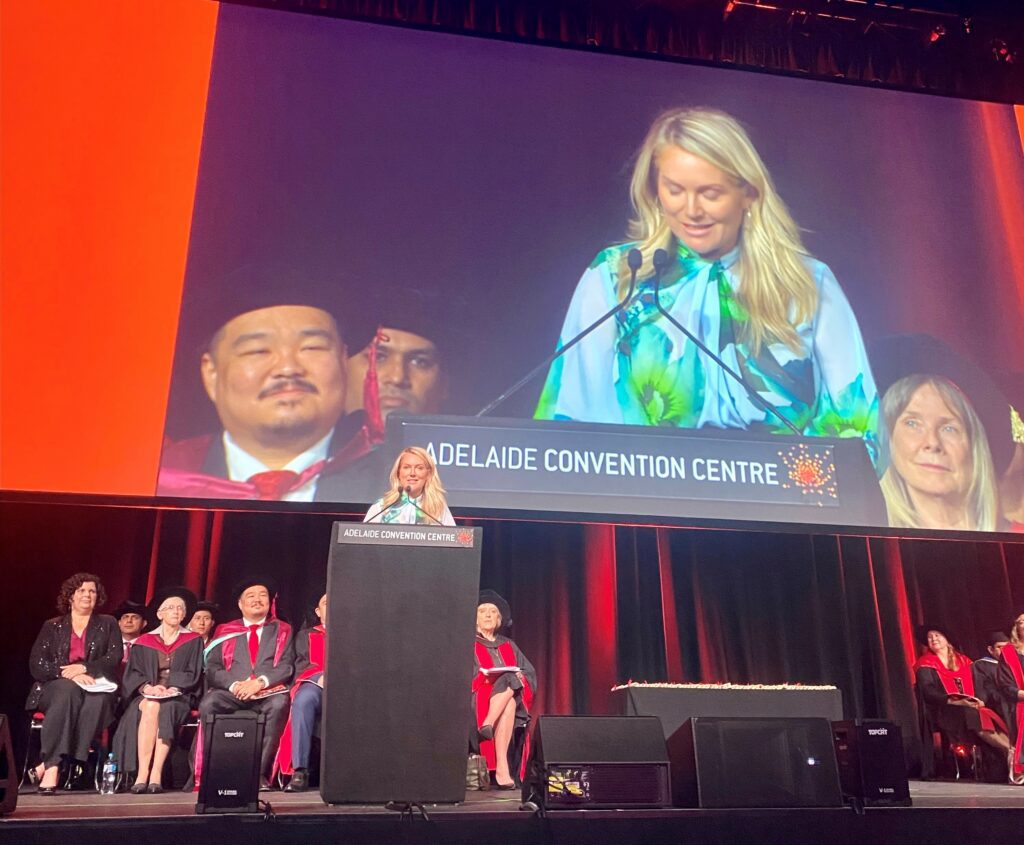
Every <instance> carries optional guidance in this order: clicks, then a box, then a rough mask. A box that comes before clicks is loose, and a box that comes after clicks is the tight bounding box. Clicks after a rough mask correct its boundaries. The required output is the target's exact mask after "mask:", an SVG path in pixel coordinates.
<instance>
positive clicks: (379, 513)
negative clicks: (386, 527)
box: [363, 490, 405, 523]
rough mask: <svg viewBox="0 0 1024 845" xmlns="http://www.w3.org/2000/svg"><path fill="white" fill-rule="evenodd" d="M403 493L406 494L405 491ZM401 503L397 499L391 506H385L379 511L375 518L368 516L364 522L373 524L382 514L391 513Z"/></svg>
mask: <svg viewBox="0 0 1024 845" xmlns="http://www.w3.org/2000/svg"><path fill="white" fill-rule="evenodd" d="M402 492H405V491H404V490H403V491H402ZM400 501H401V500H400V499H395V501H393V502H392V503H391V504H390V505H385V506H384V507H382V508H381V509H380V510H379V511H377V513H375V514H374V515H373V516H368V517H367V518H366V519H364V520H363V522H367V523H368V522H373V521H374V520H375V519H376V518H377V517H378V516H380V515H381V514H382V513H384V512H386V511H389V510H391V509H392V508H393V507H395V506H396V505H397V504H398V503H399V502H400Z"/></svg>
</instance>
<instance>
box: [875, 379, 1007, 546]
mask: <svg viewBox="0 0 1024 845" xmlns="http://www.w3.org/2000/svg"><path fill="white" fill-rule="evenodd" d="M928 385H930V386H931V387H933V388H935V390H936V391H938V394H939V396H941V397H942V401H943V402H945V403H946V405H947V406H948V407H949V409H950V410H951V411H952V412H953V413H955V414H956V415H957V416H958V417H959V418H960V419H961V421H962V422H963V424H964V427H965V428H966V429H967V437H968V440H969V442H970V446H971V483H970V485H969V486H968V488H967V494H966V495H965V497H964V499H965V502H966V504H965V505H964V510H965V511H966V515H967V521H968V526H967V527H968V528H969V529H973V530H975V531H995V530H996V520H997V517H998V512H999V510H998V500H997V496H996V470H995V466H994V465H993V463H992V453H991V452H990V451H989V448H988V437H987V436H986V435H985V427H984V426H983V425H982V423H981V420H980V419H979V418H978V414H977V413H976V412H975V410H974V407H973V406H972V405H971V403H970V400H968V398H967V397H966V396H964V394H963V393H961V392H960V389H959V388H958V387H957V386H956V385H955V384H953V382H951V381H949V379H946V378H943V377H942V376H931V375H922V374H920V373H917V374H915V375H909V376H904V377H903V378H901V379H899V380H898V381H896V382H894V383H893V385H892V387H890V388H889V389H888V390H887V391H885V396H884V397H882V419H883V420H884V423H885V424H884V425H883V426H882V431H881V435H882V438H883V448H884V449H885V450H886V452H888V451H889V450H890V443H891V441H892V432H893V429H894V428H895V427H896V421H897V420H898V419H899V417H900V414H902V413H903V412H904V411H905V410H906V408H907V405H909V404H910V401H911V400H912V399H913V398H914V394H915V393H917V391H918V390H920V389H921V388H922V387H925V386H928ZM879 484H880V485H881V488H882V495H883V496H884V497H885V509H886V511H888V514H889V525H890V526H892V527H893V528H924V527H925V526H924V525H922V524H921V520H920V518H919V517H918V514H917V511H916V510H915V508H914V503H913V500H912V499H911V498H910V490H909V489H908V488H907V482H906V481H904V480H903V477H902V476H901V475H900V474H899V472H898V471H897V470H896V467H895V466H894V465H893V463H892V461H891V460H890V462H889V468H888V469H887V470H886V471H885V474H884V475H883V476H882V480H881V481H880V482H879Z"/></svg>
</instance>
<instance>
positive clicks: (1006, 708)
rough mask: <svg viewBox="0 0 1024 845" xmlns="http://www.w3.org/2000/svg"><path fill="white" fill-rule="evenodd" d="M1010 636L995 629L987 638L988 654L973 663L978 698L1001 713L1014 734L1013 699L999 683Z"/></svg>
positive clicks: (1010, 732)
mask: <svg viewBox="0 0 1024 845" xmlns="http://www.w3.org/2000/svg"><path fill="white" fill-rule="evenodd" d="M1009 642H1010V638H1009V637H1008V636H1007V635H1006V634H1004V633H1003V632H1002V631H993V632H992V633H990V634H989V635H988V637H987V638H986V640H985V650H986V654H985V656H984V657H979V658H978V659H977V660H975V661H974V663H972V664H971V670H972V671H973V672H974V692H975V694H977V696H978V698H980V699H981V700H982V701H984V702H985V703H986V704H987V705H988V706H989V707H991V708H992V709H993V710H995V711H996V713H998V714H999V716H1000V718H1001V719H1002V720H1003V721H1004V722H1006V727H1007V728H1008V729H1009V732H1008V736H1010V737H1012V736H1014V723H1015V720H1014V716H1013V699H1012V698H1008V697H1007V695H1006V693H1005V692H1004V691H1003V690H1002V688H1001V687H1000V684H999V668H1000V665H1001V663H1002V653H1003V649H1004V648H1006V646H1007V644H1008V643H1009Z"/></svg>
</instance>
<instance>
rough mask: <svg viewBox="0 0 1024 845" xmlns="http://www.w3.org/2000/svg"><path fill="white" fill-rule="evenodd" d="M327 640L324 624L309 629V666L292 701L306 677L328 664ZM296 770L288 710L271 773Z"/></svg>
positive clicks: (321, 670) (316, 672)
mask: <svg viewBox="0 0 1024 845" xmlns="http://www.w3.org/2000/svg"><path fill="white" fill-rule="evenodd" d="M326 641H327V632H326V631H325V630H324V626H323V625H314V626H313V627H312V628H310V629H309V666H307V667H306V668H305V669H304V670H303V671H302V674H301V675H299V677H298V678H296V679H295V683H294V684H293V685H292V691H291V695H290V696H289V697H290V698H291V700H292V701H294V700H295V694H296V693H297V692H298V691H299V686H300V685H301V684H302V682H303V681H304V680H305V679H306V678H312V677H313V676H314V675H318V674H320V673H321V672H323V671H325V669H326V666H325V664H324V643H325V642H326ZM294 771H295V769H294V767H293V766H292V712H291V710H290V709H289V711H288V721H287V722H286V723H285V726H284V731H282V733H281V742H280V744H279V745H278V746H277V756H276V757H275V758H274V768H273V771H272V772H271V774H270V779H271V780H273V779H274V777H275V776H276V775H277V773H278V772H280V773H281V774H283V775H291V774H292V773H293V772H294Z"/></svg>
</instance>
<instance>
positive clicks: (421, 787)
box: [320, 522, 482, 804]
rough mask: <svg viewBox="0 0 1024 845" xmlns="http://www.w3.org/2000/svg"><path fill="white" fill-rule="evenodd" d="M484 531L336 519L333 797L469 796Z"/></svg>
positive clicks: (329, 717) (329, 796) (329, 771)
mask: <svg viewBox="0 0 1024 845" xmlns="http://www.w3.org/2000/svg"><path fill="white" fill-rule="evenodd" d="M481 539H482V530H481V529H480V528H461V527H452V528H448V527H440V526H427V525H383V524H381V525H378V524H369V525H366V524H357V523H349V522H336V523H335V524H334V531H333V536H332V538H331V553H330V557H329V562H328V570H327V597H328V598H327V600H328V607H329V610H328V623H327V637H328V639H327V674H326V677H327V682H326V684H325V688H324V704H323V729H322V737H321V739H322V742H321V749H322V754H321V760H322V762H321V776H320V794H321V796H322V797H323V799H324V801H326V802H327V803H329V804H342V803H356V804H377V803H386V802H388V801H396V802H405V803H419V804H424V803H454V802H457V801H462V800H463V799H464V798H465V795H466V756H467V751H468V741H469V740H468V734H469V726H470V693H469V687H470V681H471V679H472V675H473V648H472V647H473V634H474V631H475V622H476V604H477V596H478V590H479V585H480V542H481Z"/></svg>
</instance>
